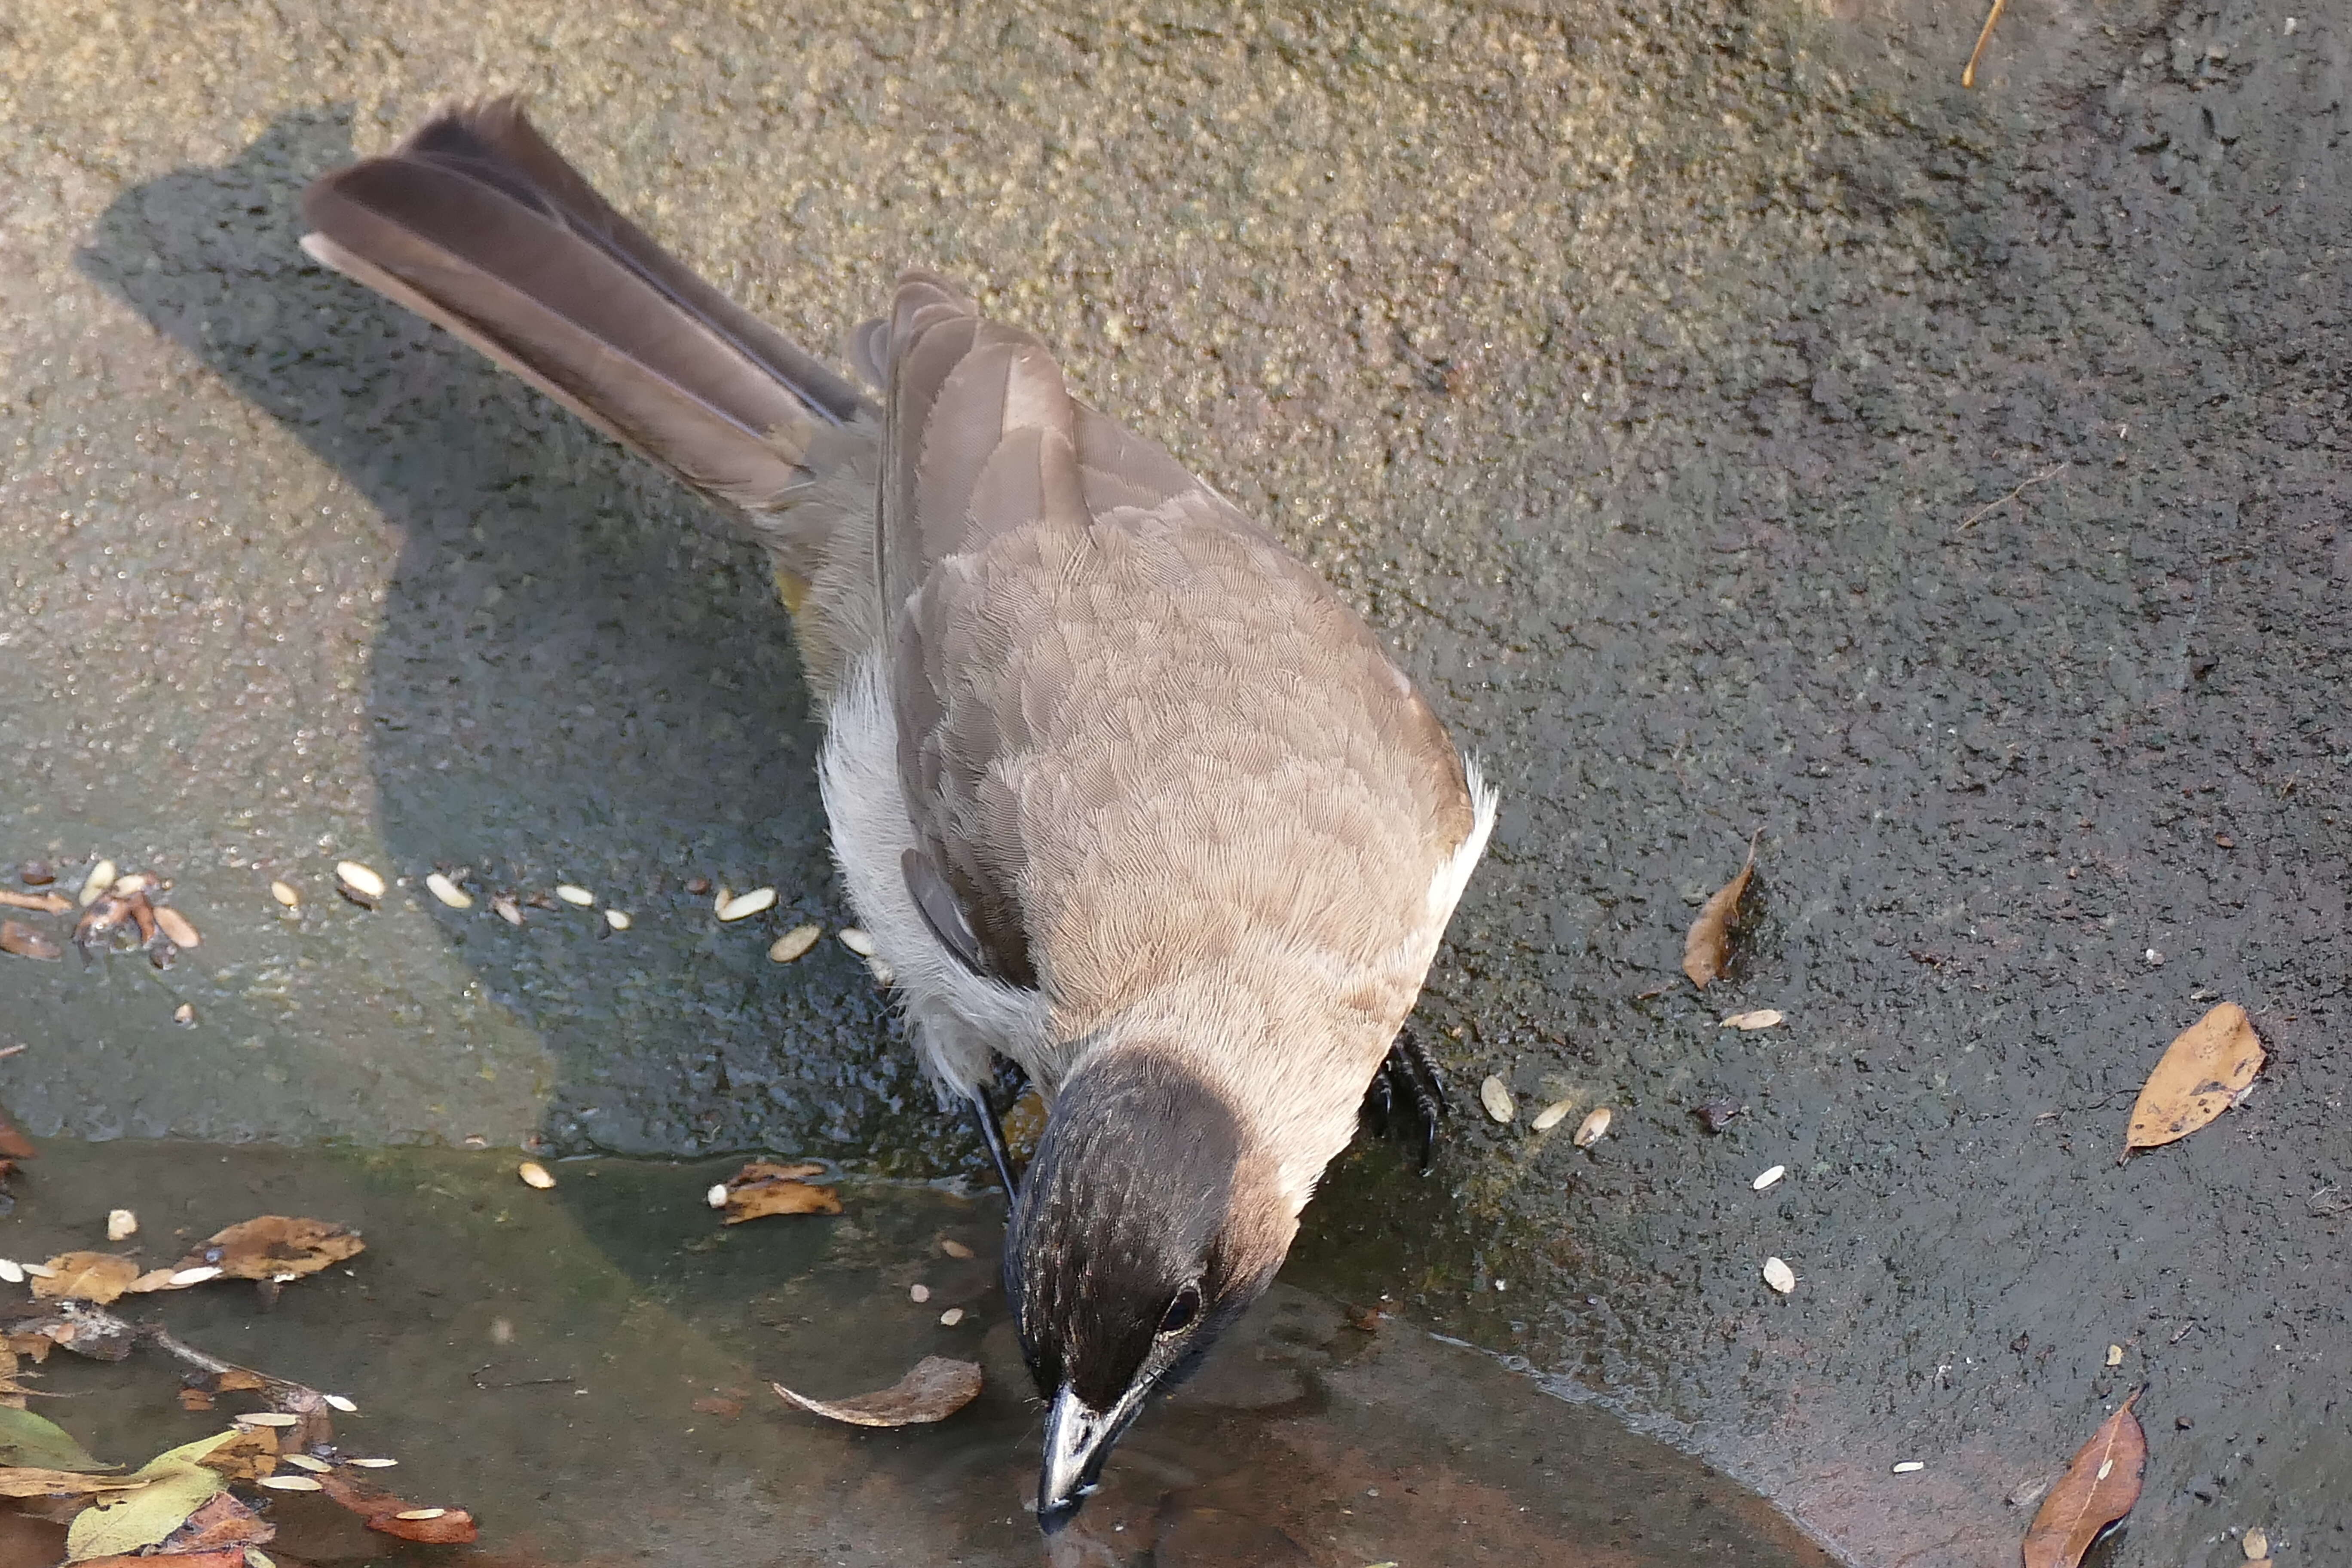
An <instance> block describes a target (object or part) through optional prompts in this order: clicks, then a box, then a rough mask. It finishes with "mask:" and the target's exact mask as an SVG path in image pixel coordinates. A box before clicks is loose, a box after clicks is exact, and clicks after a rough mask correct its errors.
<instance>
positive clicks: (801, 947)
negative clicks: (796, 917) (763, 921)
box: [768, 925, 824, 963]
mask: <svg viewBox="0 0 2352 1568" xmlns="http://www.w3.org/2000/svg"><path fill="white" fill-rule="evenodd" d="M823 935H824V927H823V926H820V925H801V926H794V927H793V929H792V930H790V931H786V932H785V933H784V934H783V935H782V936H780V937H778V938H777V939H776V940H775V941H773V942H770V943H769V944H768V956H769V958H771V959H772V960H773V961H774V962H776V963H791V962H792V961H793V959H795V958H798V957H799V956H800V955H801V954H803V953H804V952H807V951H808V950H809V949H810V948H813V947H814V946H815V945H816V939H817V938H819V937H821V936H823Z"/></svg>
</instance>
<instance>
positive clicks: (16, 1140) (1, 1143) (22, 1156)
mask: <svg viewBox="0 0 2352 1568" xmlns="http://www.w3.org/2000/svg"><path fill="white" fill-rule="evenodd" d="M39 1152H40V1151H39V1150H37V1149H36V1148H34V1147H33V1141H32V1140H31V1139H30V1138H27V1137H26V1136H25V1135H24V1134H23V1133H22V1132H19V1131H16V1124H15V1123H14V1122H12V1121H9V1120H8V1119H7V1118H6V1117H5V1116H0V1159H5V1160H29V1159H31V1158H32V1157H33V1156H34V1155H35V1154H37V1153H39Z"/></svg>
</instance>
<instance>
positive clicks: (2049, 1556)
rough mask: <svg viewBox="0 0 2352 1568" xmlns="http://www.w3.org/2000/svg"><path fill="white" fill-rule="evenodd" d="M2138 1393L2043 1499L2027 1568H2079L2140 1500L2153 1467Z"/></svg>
mask: <svg viewBox="0 0 2352 1568" xmlns="http://www.w3.org/2000/svg"><path fill="white" fill-rule="evenodd" d="M2139 1392H2140V1391H2137V1390H2135V1391H2134V1392H2133V1394H2132V1395H2131V1397H2130V1398H2129V1399H2126V1400H2125V1401H2124V1402H2123V1404H2122V1405H2121V1406H2119V1407H2118V1408H2117V1409H2116V1413H2115V1414H2114V1415H2110V1416H2108V1417H2107V1418H2106V1420H2105V1421H2104V1422H2102V1423H2101V1424H2100V1426H2099V1429H2098V1430H2097V1431H2096V1432H2094V1433H2092V1434H2091V1440H2090V1441H2089V1442H2087V1443H2085V1444H2084V1445H2083V1446H2082V1447H2080V1448H2078V1449H2076V1450H2075V1453H2074V1458H2073V1460H2071V1461H2070V1462H2069V1463H2068V1464H2067V1466H2066V1473H2065V1474H2064V1475H2063V1476H2061V1477H2060V1478H2059V1479H2058V1481H2057V1484H2056V1485H2054V1486H2053V1487H2052V1488H2051V1489H2050V1495H2049V1496H2047V1497H2045V1498H2043V1499H2042V1507H2041V1509H2040V1510H2039V1511H2037V1512H2036V1513H2035V1514H2034V1516H2033V1523H2032V1525H2031V1526H2030V1527H2028V1528H2027V1530H2026V1531H2025V1568H2075V1565H2076V1564H2077V1563H2081V1562H2082V1560H2083V1553H2084V1552H2087V1551H2089V1550H2090V1549H2091V1542H2093V1541H2095V1540H2096V1539H2097V1538H2098V1536H2099V1533H2100V1532H2101V1531H2104V1530H2105V1529H2106V1528H2107V1526H2109V1525H2111V1524H2113V1523H2115V1521H2117V1520H2119V1519H2121V1518H2123V1516H2124V1515H2126V1514H2127V1513H2129V1512H2130V1511H2131V1510H2132V1505H2133V1504H2134V1503H2136V1502H2137V1501H2138V1500H2139V1488H2140V1474H2141V1472H2142V1471H2143V1470H2145V1469H2146V1468H2147V1433H2145V1432H2143V1431H2141V1430H2140V1425H2139V1417H2138V1416H2137V1415H2133V1414H2132V1405H2134V1404H2136V1403H2137V1401H2138V1399H2139Z"/></svg>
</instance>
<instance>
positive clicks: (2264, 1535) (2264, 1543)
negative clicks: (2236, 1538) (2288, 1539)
mask: <svg viewBox="0 0 2352 1568" xmlns="http://www.w3.org/2000/svg"><path fill="white" fill-rule="evenodd" d="M2238 1544H2239V1545H2240V1546H2241V1547H2242V1548H2243V1549H2244V1551H2245V1553H2246V1561H2247V1562H2249V1563H2260V1562H2261V1561H2263V1559H2264V1558H2265V1557H2268V1556H2269V1555H2270V1554H2271V1538H2270V1534H2269V1532H2268V1531H2265V1530H2263V1527H2262V1526H2261V1525H2259V1524H2258V1525H2256V1526H2254V1528H2253V1529H2252V1530H2250V1531H2246V1538H2245V1540H2243V1541H2242V1542H2239V1543H2238Z"/></svg>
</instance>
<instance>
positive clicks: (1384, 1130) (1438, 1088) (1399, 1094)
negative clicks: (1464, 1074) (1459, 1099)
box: [1364, 1029, 1453, 1176]
mask: <svg viewBox="0 0 2352 1568" xmlns="http://www.w3.org/2000/svg"><path fill="white" fill-rule="evenodd" d="M1450 1110H1453V1106H1452V1104H1451V1103H1450V1102H1449V1101H1448V1100H1446V1098H1445V1077H1444V1074H1443V1073H1441V1072H1439V1071H1438V1069H1437V1063H1436V1061H1435V1060H1433V1058H1431V1056H1430V1054H1429V1051H1428V1049H1427V1048H1426V1047H1423V1045H1422V1043H1421V1039H1420V1037H1418V1036H1416V1035H1415V1034H1414V1033H1413V1032H1412V1030H1411V1029H1406V1030H1403V1031H1402V1032H1401V1033H1400V1034H1399V1035H1398V1036H1397V1037H1396V1040H1395V1042H1394V1043H1393V1044H1391V1046H1390V1047H1389V1054H1388V1057H1387V1058H1386V1059H1385V1060H1383V1061H1382V1062H1381V1070H1380V1071H1379V1072H1378V1073H1376V1074H1374V1075H1373V1078H1372V1086H1371V1088H1370V1089H1369V1090H1368V1091H1366V1093H1365V1095H1364V1114H1365V1115H1366V1116H1367V1117H1368V1118H1369V1119H1370V1121H1371V1124H1372V1131H1374V1132H1376V1133H1378V1134H1379V1135H1381V1137H1386V1136H1388V1135H1389V1133H1390V1132H1391V1131H1393V1130H1397V1129H1398V1128H1400V1126H1409V1127H1410V1129H1411V1130H1412V1131H1413V1132H1415V1133H1417V1134H1418V1135H1419V1136H1420V1139H1421V1173H1422V1174H1423V1175H1424V1176H1425V1175H1427V1174H1429V1173H1430V1170H1431V1168H1432V1166H1433V1165H1434V1164H1435V1163H1436V1160H1437V1126H1438V1123H1439V1122H1441V1121H1444V1119H1445V1117H1446V1114H1447V1112H1449V1111H1450ZM1408 1117H1409V1118H1410V1119H1411V1120H1410V1121H1409V1122H1406V1121H1403V1119H1404V1118H1408Z"/></svg>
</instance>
